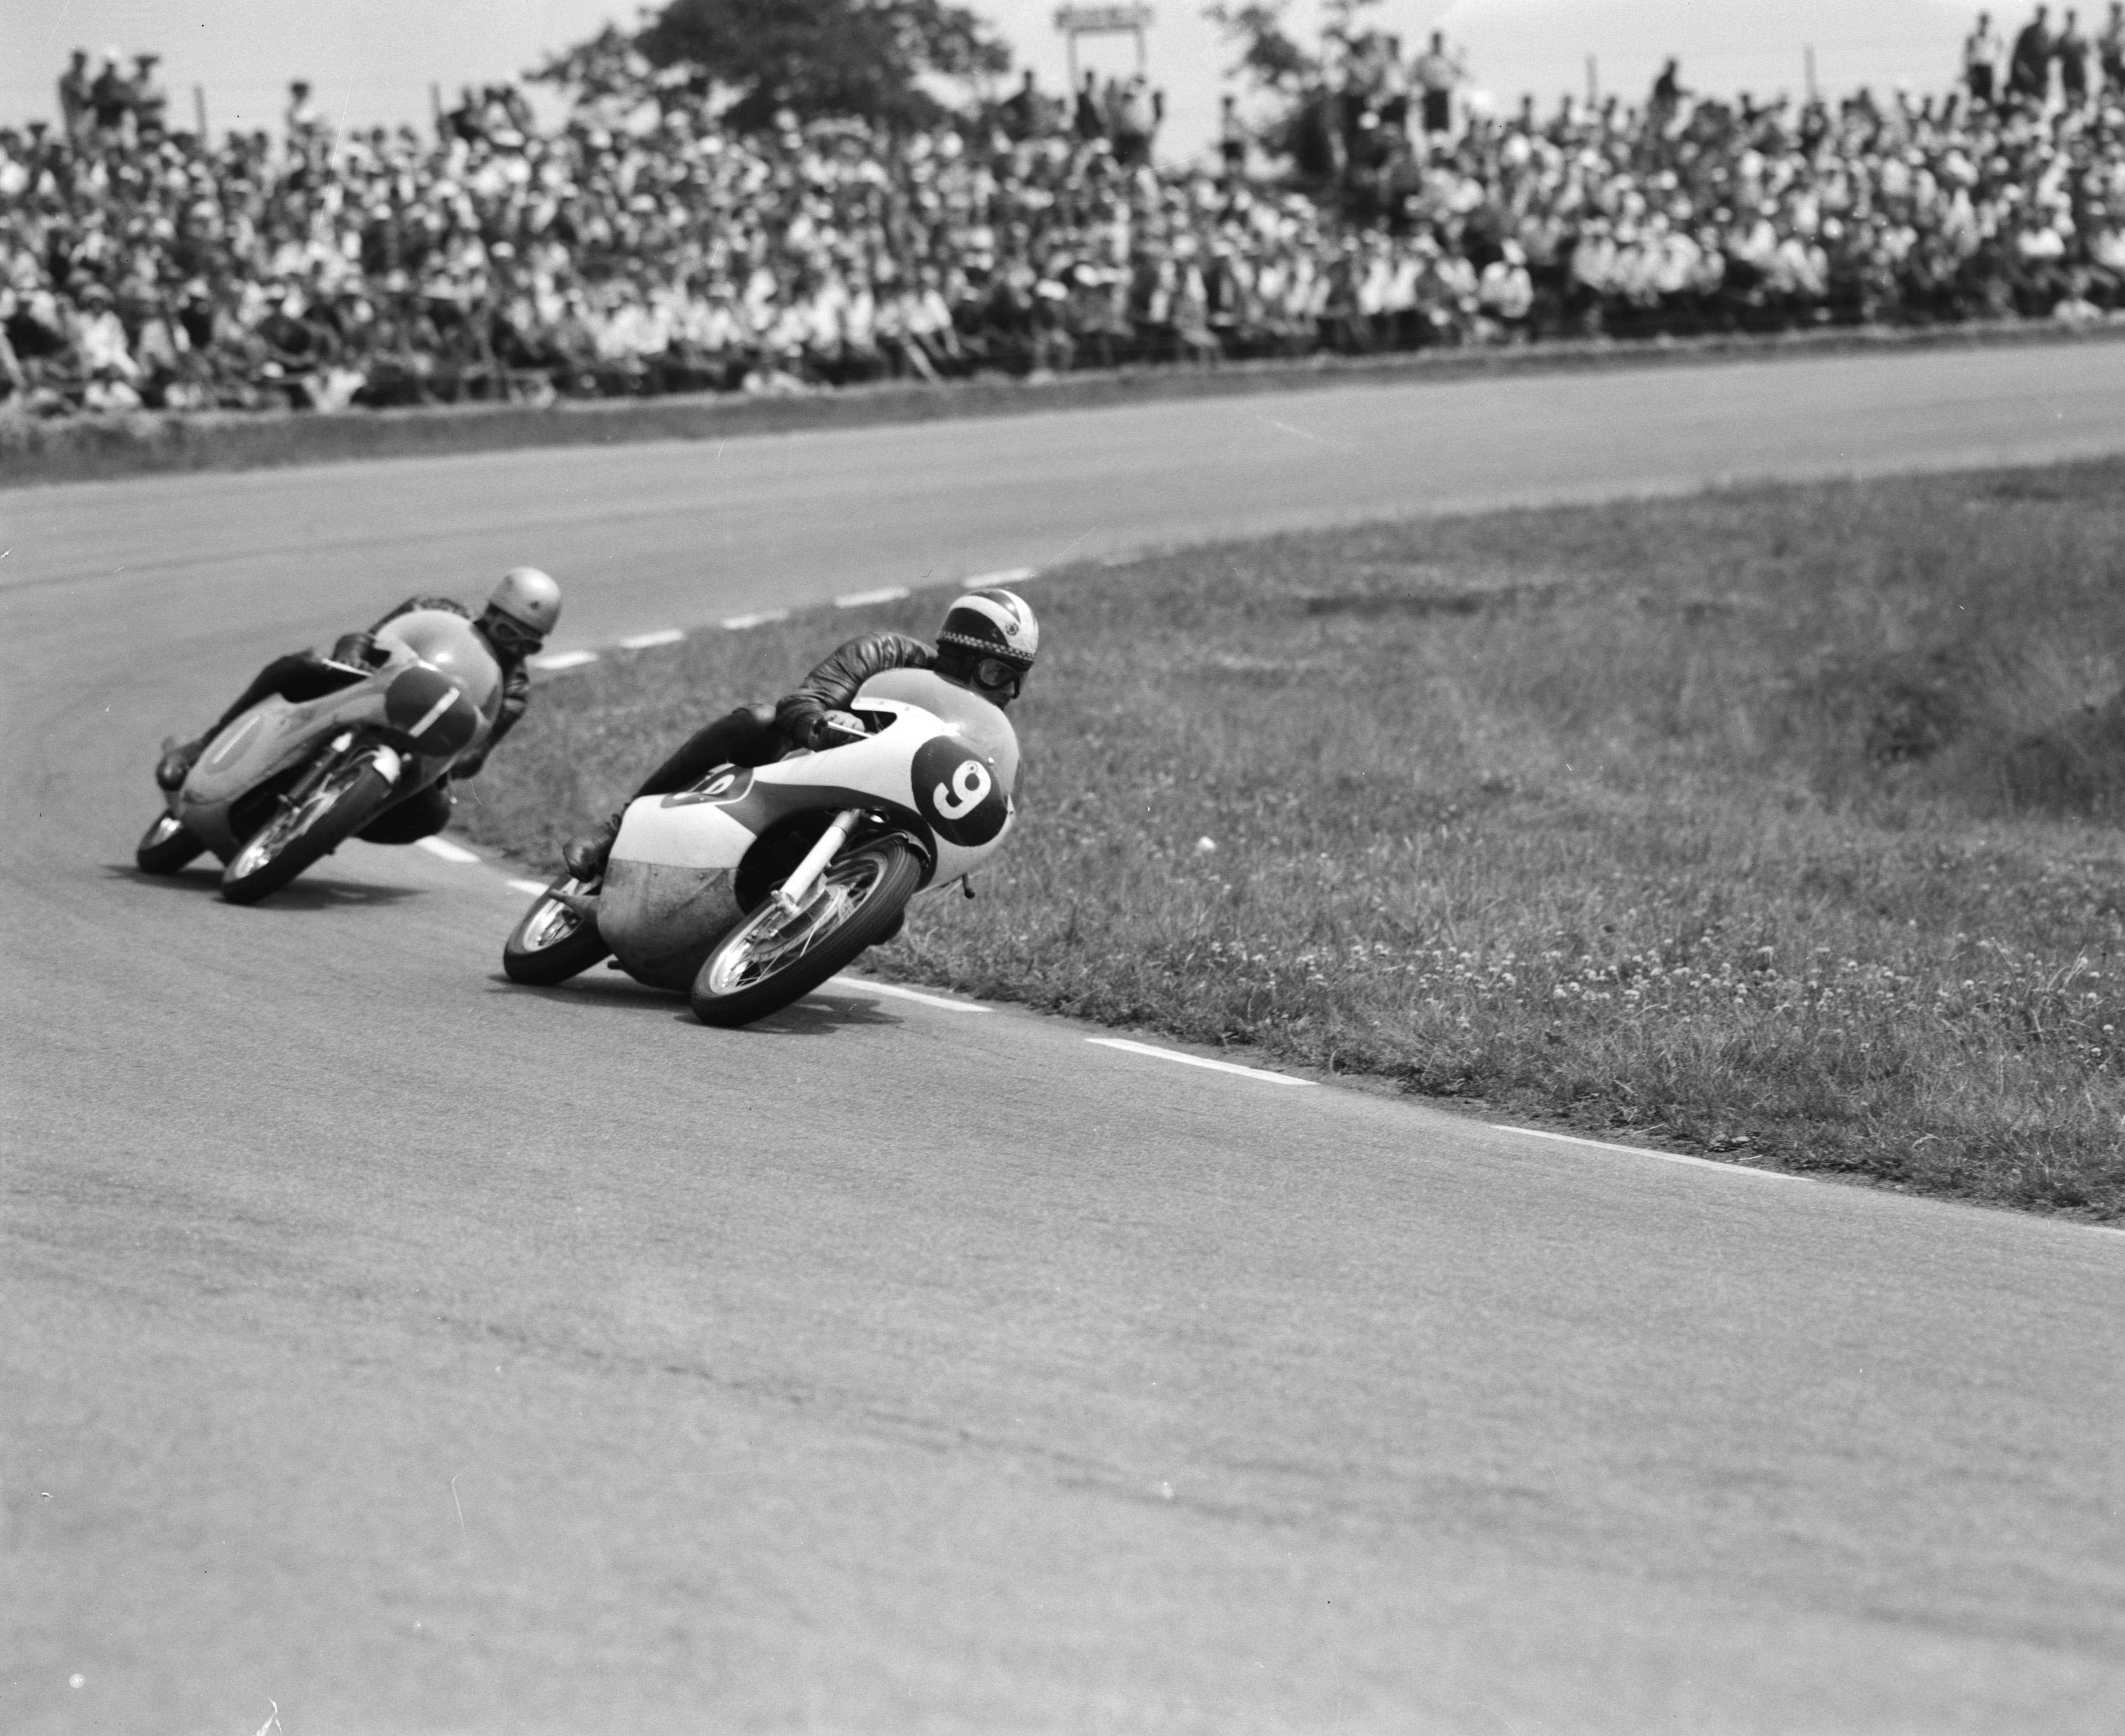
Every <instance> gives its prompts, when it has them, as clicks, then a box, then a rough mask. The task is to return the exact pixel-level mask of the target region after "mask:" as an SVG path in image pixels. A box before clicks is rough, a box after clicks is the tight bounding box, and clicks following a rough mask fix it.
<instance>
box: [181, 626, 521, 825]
mask: <svg viewBox="0 0 2125 1736" xmlns="http://www.w3.org/2000/svg"><path fill="white" fill-rule="evenodd" d="M376 644H377V647H378V648H379V650H381V651H382V652H384V654H385V661H384V664H383V665H382V666H381V667H379V668H377V669H375V670H370V669H360V668H356V667H355V666H352V665H336V666H335V667H337V668H339V669H342V670H343V671H344V672H345V674H346V685H345V686H343V687H341V688H339V689H337V690H336V691H334V692H332V693H329V694H325V695H324V696H323V697H322V698H320V699H308V700H304V701H302V702H300V703H290V702H289V701H288V700H286V699H281V698H280V696H279V695H278V694H267V695H266V697H265V698H264V699H261V700H260V701H259V702H258V703H257V704H256V705H254V706H252V708H250V709H249V710H248V711H247V712H245V713H243V715H242V716H241V717H238V718H236V719H235V720H234V721H233V722H231V723H230V724H229V727H227V728H226V729H224V730H223V731H221V732H220V733H219V734H218V735H216V736H214V739H213V740H212V741H210V742H209V743H208V744H207V746H206V748H205V751H204V752H202V753H201V754H200V757H199V760H198V763H197V764H195V765H194V766H193V767H192V769H191V774H189V775H188V776H187V777H186V779H185V781H184V783H183V784H182V785H181V787H180V788H178V789H177V790H175V791H173V792H172V793H171V795H170V797H169V809H170V812H171V813H172V815H173V816H175V817H176V818H177V820H178V821H181V823H182V824H183V826H184V827H185V829H186V830H187V831H189V832H191V834H192V835H193V836H194V837H196V838H197V839H198V840H200V843H202V844H205V846H206V847H207V848H208V849H210V850H212V851H213V852H214V854H216V855H217V856H219V857H220V858H221V859H222V860H224V862H226V861H227V860H229V858H230V857H232V856H233V855H234V854H236V852H237V851H238V849H241V848H242V847H243V842H244V840H245V839H246V838H247V837H248V836H249V835H250V834H251V833H252V831H254V830H257V825H258V824H259V823H260V821H261V818H262V816H260V815H258V814H256V813H253V812H251V810H252V808H253V807H256V806H257V804H256V803H253V802H247V801H246V800H245V798H246V797H247V796H249V795H250V794H251V793H253V792H255V791H259V790H261V789H262V788H264V787H266V786H269V785H271V784H272V783H274V781H275V780H276V779H280V777H281V776H282V774H285V773H289V772H291V771H293V770H294V769H296V768H297V767H299V765H301V764H303V763H304V762H305V761H307V760H309V757H310V756H311V755H312V754H313V753H314V752H315V750H316V749H317V745H318V741H319V739H320V738H321V737H323V736H331V735H333V734H335V733H337V732H338V731H340V730H342V729H349V728H360V727H379V726H380V727H383V728H384V730H386V731H387V732H394V739H403V741H404V743H405V746H407V747H408V749H410V750H412V751H411V753H410V755H409V757H410V762H411V763H410V764H409V765H408V770H407V775H406V776H405V777H404V778H403V779H402V781H401V784H400V791H401V793H402V795H410V794H412V793H415V792H417V791H418V790H421V789H423V788H426V786H427V785H428V784H430V783H433V782H434V781H435V780H436V779H437V778H438V777H440V776H441V775H442V774H444V773H445V771H447V770H448V769H449V768H450V764H451V763H452V762H453V761H454V760H456V759H457V757H458V756H459V755H461V754H463V753H464V752H465V751H466V750H469V749H470V748H474V747H476V746H478V744H479V743H481V742H482V741H485V740H486V739H487V738H488V735H489V734H490V733H491V732H492V730H493V727H494V720H495V718H496V717H497V716H498V715H499V714H500V713H501V710H502V670H501V667H500V666H499V665H498V664H497V662H496V661H495V659H494V656H493V654H492V652H489V651H488V648H487V647H486V644H485V642H483V641H482V640H481V639H480V638H479V636H478V634H477V633H474V631H473V626H472V623H470V622H469V621H468V620H466V619H464V617H462V616H460V615H455V614H450V613H449V612H448V611H447V610H444V609H416V610H414V611H413V612H412V613H411V614H404V615H400V616H398V618H396V619H393V620H390V621H387V622H386V623H384V626H383V627H382V628H379V630H378V632H377V634H376ZM409 674H410V679H402V678H407V677H408V676H409ZM267 805H268V807H269V809H270V806H271V804H270V802H269V803H268V804H267Z"/></svg>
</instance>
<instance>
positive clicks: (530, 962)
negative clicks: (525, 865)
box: [502, 876, 612, 989]
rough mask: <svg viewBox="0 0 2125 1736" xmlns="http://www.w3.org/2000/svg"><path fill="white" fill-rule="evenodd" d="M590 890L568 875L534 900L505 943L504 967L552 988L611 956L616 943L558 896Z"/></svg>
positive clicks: (513, 977) (515, 976)
mask: <svg viewBox="0 0 2125 1736" xmlns="http://www.w3.org/2000/svg"><path fill="white" fill-rule="evenodd" d="M588 890H589V888H588V887H586V886H584V884H583V883H582V882H581V881H579V880H575V879H572V878H570V877H566V876H563V877H562V878H561V879H558V880H556V881H555V882H554V883H553V885H551V886H550V887H547V889H546V890H545V891H544V892H541V893H540V894H539V896H537V897H536V898H535V899H533V900H532V901H531V908H530V910H526V911H525V913H524V916H523V920H521V921H520V922H519V923H518V924H516V927H515V928H513V929H511V930H510V931H509V939H507V940H506V941H504V942H503V943H502V971H503V972H504V974H505V975H507V976H508V978H509V980H510V981H511V982H521V983H524V984H525V985H527V986H530V987H532V988H535V989H550V988H552V987H553V986H554V985H555V984H557V983H563V982H566V981H568V979H569V978H570V977H571V976H580V975H581V974H582V972H585V971H587V970H588V969H590V967H591V966H592V965H594V964H596V963H597V962H600V961H601V959H604V958H605V957H610V954H611V952H612V948H610V947H609V946H607V945H606V944H605V936H604V935H602V934H599V933H598V925H597V924H596V922H595V921H593V920H591V918H589V917H587V916H586V915H583V914H582V911H580V910H571V909H570V908H569V907H568V906H567V905H565V904H563V903H562V902H561V901H560V900H559V899H558V898H557V897H555V896H554V894H555V893H556V892H587V891H588Z"/></svg>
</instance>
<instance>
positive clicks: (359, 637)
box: [332, 633, 376, 669]
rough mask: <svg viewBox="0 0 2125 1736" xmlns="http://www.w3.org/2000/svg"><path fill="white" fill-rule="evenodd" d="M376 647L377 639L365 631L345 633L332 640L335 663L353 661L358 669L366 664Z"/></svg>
mask: <svg viewBox="0 0 2125 1736" xmlns="http://www.w3.org/2000/svg"><path fill="white" fill-rule="evenodd" d="M375 649H376V641H375V639H373V638H371V637H370V636H369V635H368V634H367V633H342V634H341V635H340V636H339V637H337V639H335V640H333V641H332V661H333V662H335V663H351V664H352V665H354V666H355V667H356V668H357V669H359V668H360V667H362V666H364V665H365V664H366V663H367V662H368V661H369V659H370V653H371V652H374V651H375Z"/></svg>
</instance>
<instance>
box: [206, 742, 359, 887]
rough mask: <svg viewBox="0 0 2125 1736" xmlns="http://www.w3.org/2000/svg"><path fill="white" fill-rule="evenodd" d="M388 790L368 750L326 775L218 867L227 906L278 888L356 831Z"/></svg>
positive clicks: (326, 854)
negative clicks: (305, 794) (220, 868)
mask: <svg viewBox="0 0 2125 1736" xmlns="http://www.w3.org/2000/svg"><path fill="white" fill-rule="evenodd" d="M390 793H391V784H390V781H389V779H386V778H385V777H384V774H383V773H382V772H380V771H379V770H378V769H376V761H375V759H374V758H372V757H371V756H370V755H366V754H365V755H361V756H360V757H359V758H357V759H355V760H350V761H348V762H347V763H346V764H345V765H342V766H339V767H337V768H336V769H334V770H332V771H331V772H329V773H327V774H326V776H325V777H324V778H323V779H322V780H321V781H320V782H319V783H318V787H317V788H315V789H313V790H312V791H311V792H310V793H309V795H307V796H305V797H303V799H302V800H301V801H299V802H290V803H288V804H287V805H286V806H285V807H283V808H281V810H280V812H278V813H276V815H274V816H273V817H272V818H271V820H269V821H266V824H265V825H264V826H262V828H261V829H260V830H259V831H258V832H257V835H255V836H254V837H252V840H250V841H249V842H248V843H247V844H245V845H244V846H243V849H240V850H238V852H237V853H236V854H235V855H234V856H233V857H231V858H230V859H229V866H228V867H227V868H224V869H223V870H222V871H221V896H223V897H224V898H226V899H227V900H228V901H229V902H230V903H231V904H256V903H257V901H259V900H260V899H262V898H263V897H264V896H266V894H267V893H269V892H279V891H280V888H281V887H284V886H285V885H286V884H287V883H288V882H290V881H291V880H293V879H294V877H295V876H296V875H298V874H299V873H302V872H303V870H304V868H308V867H309V865H310V864H311V863H313V862H316V861H318V860H319V859H322V858H323V857H326V856H329V855H330V854H332V852H333V851H334V850H336V849H338V848H339V847H340V845H342V844H344V843H346V840H348V839H349V838H351V837H352V836H353V835H355V834H356V832H358V831H360V830H361V828H362V826H364V824H365V823H366V822H367V821H368V819H369V816H370V815H371V814H373V813H375V812H376V810H377V809H378V808H379V807H382V806H383V804H384V798H385V797H388V796H389V795H390Z"/></svg>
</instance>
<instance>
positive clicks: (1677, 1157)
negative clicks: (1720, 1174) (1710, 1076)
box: [1491, 1122, 1806, 1182]
mask: <svg viewBox="0 0 2125 1736" xmlns="http://www.w3.org/2000/svg"><path fill="white" fill-rule="evenodd" d="M1491 1127H1494V1128H1496V1130H1497V1131H1499V1132H1501V1133H1524V1134H1525V1135H1526V1136H1528V1137H1529V1139H1553V1140H1555V1141H1557V1143H1558V1144H1560V1145H1565V1146H1590V1147H1591V1148H1592V1149H1593V1150H1596V1151H1620V1152H1622V1153H1623V1155H1625V1156H1626V1157H1656V1158H1658V1159H1659V1160H1661V1162H1662V1163H1664V1164H1695V1165H1696V1166H1697V1167H1698V1168H1699V1169H1722V1170H1724V1171H1726V1172H1727V1174H1729V1175H1760V1176H1763V1177H1765V1179H1768V1180H1770V1181H1774V1182H1797V1181H1802V1180H1804V1179H1806V1178H1805V1177H1802V1176H1798V1175H1791V1174H1788V1173H1787V1172H1786V1171H1784V1170H1783V1169H1757V1168H1755V1166H1754V1165H1752V1164H1722V1163H1721V1162H1720V1161H1719V1160H1718V1159H1717V1158H1714V1157H1685V1156H1684V1155H1683V1154H1682V1153H1681V1152H1680V1151H1655V1150H1651V1149H1650V1148H1649V1147H1647V1146H1619V1145H1617V1144H1615V1143H1614V1141H1609V1140H1605V1139H1581V1138H1580V1137H1579V1136H1577V1135H1576V1134H1571V1133H1551V1132H1548V1131H1544V1130H1543V1128H1540V1127H1508V1126H1507V1125H1506V1124H1505V1122H1491Z"/></svg>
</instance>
